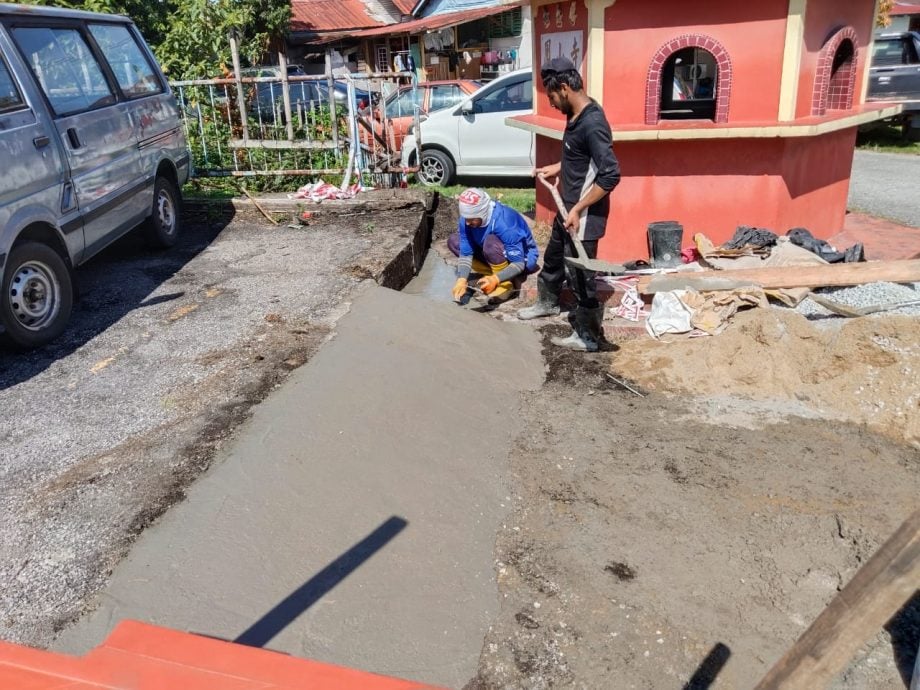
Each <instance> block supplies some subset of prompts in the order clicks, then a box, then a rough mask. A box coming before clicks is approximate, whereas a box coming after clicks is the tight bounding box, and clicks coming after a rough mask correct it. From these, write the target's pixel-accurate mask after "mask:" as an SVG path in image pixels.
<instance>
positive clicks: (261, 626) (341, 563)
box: [234, 515, 409, 647]
mask: <svg viewBox="0 0 920 690" xmlns="http://www.w3.org/2000/svg"><path fill="white" fill-rule="evenodd" d="M408 524H409V523H408V522H406V521H405V520H404V519H402V518H401V517H397V516H395V515H394V516H393V517H391V518H390V519H389V520H386V521H385V522H384V523H383V524H382V525H380V527H378V528H377V529H375V530H374V531H373V532H371V533H370V534H368V535H367V536H366V537H365V538H364V539H362V540H361V541H359V542H358V543H357V544H355V545H354V546H352V547H351V548H350V549H348V551H346V552H345V553H343V554H342V555H341V556H339V557H338V558H336V559H335V560H334V561H332V563H330V564H329V565H327V566H326V567H325V568H323V569H322V570H320V571H319V572H318V573H317V574H316V575H314V576H313V577H311V578H310V579H309V580H307V581H306V582H305V583H304V584H303V585H302V586H301V587H299V588H298V589H296V590H295V591H294V592H292V593H291V594H290V595H288V597H287V598H285V599H284V601H282V602H281V603H279V604H278V605H277V606H275V608H273V609H272V610H271V611H269V612H268V613H266V614H265V615H264V616H262V618H260V619H259V620H258V621H256V622H255V623H254V624H253V625H252V626H251V627H250V628H249V629H248V630H246V631H244V632H243V633H242V634H241V635H240V636H239V637H237V638H236V639H235V640H234V642H236V643H238V644H244V645H248V646H250V647H264V646H265V645H266V644H268V643H269V642H270V641H271V640H272V638H274V637H275V636H276V635H277V634H278V633H280V632H281V631H282V630H284V629H285V628H286V627H287V626H288V625H290V624H291V623H293V622H294V620H295V619H296V618H297V617H298V616H299V615H300V614H302V613H303V612H304V611H306V610H307V609H308V608H310V607H311V606H313V604H315V603H316V602H317V601H319V600H320V599H321V598H322V597H323V596H325V595H326V594H327V593H328V592H329V591H331V590H332V589H334V588H335V587H336V586H337V585H338V584H339V583H340V582H342V581H343V580H344V579H345V578H346V577H348V576H349V575H351V574H352V573H353V572H354V571H355V570H357V569H358V568H359V567H361V566H362V565H363V564H364V563H365V562H366V561H367V560H369V559H370V557H371V556H373V555H374V554H375V553H377V552H378V551H379V550H380V549H382V548H383V547H384V546H386V545H387V544H388V543H389V542H390V541H392V540H393V539H394V538H395V537H396V535H398V534H399V533H400V532H402V531H403V530H404V529H405V528H406V526H407V525H408Z"/></svg>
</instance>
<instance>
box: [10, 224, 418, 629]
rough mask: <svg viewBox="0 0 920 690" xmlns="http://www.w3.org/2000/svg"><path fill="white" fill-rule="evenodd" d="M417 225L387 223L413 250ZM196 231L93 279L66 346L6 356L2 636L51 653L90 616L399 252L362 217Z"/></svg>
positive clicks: (83, 279)
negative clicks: (149, 529) (363, 286)
mask: <svg viewBox="0 0 920 690" xmlns="http://www.w3.org/2000/svg"><path fill="white" fill-rule="evenodd" d="M401 213H402V215H401V216H394V217H392V218H389V217H388V220H387V224H386V225H387V228H388V231H389V232H390V234H393V235H398V242H400V243H401V245H400V246H404V245H405V242H406V241H407V240H406V239H405V238H406V237H407V236H408V233H409V232H410V231H411V232H414V230H415V229H416V228H417V227H418V224H419V217H420V215H419V214H420V213H421V211H415V212H414V213H408V212H401ZM381 217H382V216H381ZM401 219H404V220H405V221H406V226H405V228H402V230H405V233H403V232H400V230H401V228H400V227H399V223H400V220H401ZM190 220H192V219H189V218H186V227H185V230H184V234H183V239H182V240H181V241H180V244H179V245H178V246H176V247H174V248H173V249H172V250H170V251H167V252H154V251H151V250H149V249H147V248H146V247H145V246H144V244H143V243H142V242H141V241H140V240H139V238H138V237H136V236H135V235H129V236H127V237H125V238H124V239H123V240H121V241H119V242H117V243H116V244H115V245H113V246H112V247H110V248H108V249H107V250H106V251H104V252H103V253H102V254H100V255H99V256H98V257H96V258H94V259H93V260H92V261H90V262H89V263H88V264H86V265H85V266H84V267H81V268H80V269H79V270H78V271H77V283H78V286H79V292H80V299H79V302H78V305H77V309H76V310H75V313H74V315H73V318H72V320H71V323H70V327H69V329H68V331H67V332H66V333H65V335H64V336H63V337H62V338H60V339H59V341H57V342H55V343H54V344H53V345H52V346H49V347H48V348H45V349H43V350H40V351H36V352H31V353H26V354H22V353H15V352H11V351H9V350H4V349H2V348H0V515H2V516H3V517H2V519H0V639H6V640H11V641H20V642H25V643H28V644H34V645H45V644H47V643H48V642H49V641H50V639H51V638H53V636H54V635H55V633H56V632H57V631H58V630H60V629H61V627H63V626H64V625H65V624H66V623H67V622H68V621H69V620H71V619H72V618H74V617H75V616H77V615H79V614H80V613H81V612H82V607H83V605H84V603H85V601H86V599H87V598H88V597H90V596H91V595H92V594H93V593H94V592H95V591H96V590H97V589H98V588H99V587H100V586H101V585H102V583H103V582H104V581H105V578H106V576H107V573H108V572H110V570H111V568H112V567H114V565H115V564H116V563H117V562H118V561H119V560H120V558H121V557H122V555H123V554H124V553H125V551H126V549H127V547H128V546H129V545H130V543H131V542H132V541H133V539H134V538H135V537H136V536H137V535H138V534H140V533H141V532H142V531H143V530H144V528H145V527H146V526H147V525H149V524H150V523H151V521H152V520H154V519H155V518H156V517H158V516H159V515H160V514H162V513H163V512H164V511H165V510H166V509H167V508H168V507H169V506H170V505H172V504H173V503H175V502H176V501H177V500H180V499H181V498H182V496H183V495H184V491H185V489H186V487H187V486H188V485H189V484H190V483H191V482H192V481H193V480H194V479H195V478H196V477H197V476H199V475H200V474H201V472H203V471H204V469H206V468H207V467H208V465H209V464H210V462H211V459H212V457H213V456H214V455H215V453H216V450H217V449H218V448H219V447H220V446H221V445H222V444H223V443H224V442H225V441H226V439H227V437H228V436H229V435H230V433H231V432H232V430H233V429H234V428H236V427H237V426H239V424H240V423H241V422H242V421H243V420H245V419H246V418H247V416H248V414H249V410H250V408H251V406H252V405H253V404H255V403H256V402H258V401H260V400H261V399H263V398H264V397H265V396H266V395H267V393H268V392H270V391H271V390H273V389H274V388H276V387H277V386H278V385H280V381H281V380H282V379H283V378H285V376H287V375H288V374H289V373H290V372H291V371H292V370H294V369H296V368H297V367H299V366H300V365H301V364H303V363H304V362H305V361H306V360H307V359H309V357H310V356H311V355H312V353H313V352H314V351H315V350H316V349H317V348H318V347H319V345H320V344H321V343H322V342H323V341H324V340H325V339H326V338H327V337H328V335H329V332H330V328H331V326H332V324H334V322H335V321H336V320H337V319H338V318H339V317H340V315H341V314H342V313H344V312H345V311H346V310H347V308H348V305H347V301H346V300H347V298H348V295H349V294H351V292H352V291H353V290H354V288H355V287H356V286H357V285H358V284H359V283H360V282H361V281H362V280H363V279H365V278H367V277H368V276H369V275H371V274H372V273H373V272H372V271H370V270H368V269H366V268H365V263H366V262H365V261H364V259H365V258H366V257H367V256H368V255H369V253H370V254H373V253H374V252H376V251H378V248H379V247H380V246H382V245H384V246H386V245H388V242H389V239H387V237H389V235H388V236H382V235H379V234H378V233H379V232H380V230H379V229H375V228H374V227H372V225H373V224H370V223H364V224H363V225H361V224H360V223H359V222H358V221H356V220H355V219H354V218H351V219H349V218H345V219H343V220H341V221H338V220H337V219H332V220H329V221H324V222H323V223H316V224H315V225H311V226H309V227H307V228H304V229H290V228H286V227H284V226H283V225H282V226H279V227H273V226H268V225H267V224H265V223H261V224H260V223H255V222H250V221H246V220H241V219H239V218H236V219H233V220H231V221H229V222H228V221H226V220H217V219H214V218H200V219H199V220H198V221H197V222H189V221H190ZM380 227H381V228H382V227H384V223H383V222H381V225H380Z"/></svg>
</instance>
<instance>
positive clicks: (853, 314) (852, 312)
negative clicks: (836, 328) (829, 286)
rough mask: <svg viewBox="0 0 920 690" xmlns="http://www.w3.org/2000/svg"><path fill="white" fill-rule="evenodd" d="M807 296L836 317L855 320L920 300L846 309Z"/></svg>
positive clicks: (817, 296) (824, 298)
mask: <svg viewBox="0 0 920 690" xmlns="http://www.w3.org/2000/svg"><path fill="white" fill-rule="evenodd" d="M808 296H809V297H810V298H811V299H812V300H813V301H814V302H816V303H818V304H820V305H821V306H822V307H824V308H825V309H827V310H828V311H830V312H833V313H834V314H837V315H838V316H845V317H847V318H848V319H855V318H857V317H860V316H868V315H869V314H877V313H878V312H880V311H890V310H891V309H900V308H901V307H912V306H914V305H915V304H920V299H915V300H910V301H909V302H889V303H888V304H879V305H876V306H874V307H848V306H847V305H845V304H840V302H834V301H833V300H829V299H827V298H826V297H822V296H821V295H816V294H815V293H814V292H809V293H808Z"/></svg>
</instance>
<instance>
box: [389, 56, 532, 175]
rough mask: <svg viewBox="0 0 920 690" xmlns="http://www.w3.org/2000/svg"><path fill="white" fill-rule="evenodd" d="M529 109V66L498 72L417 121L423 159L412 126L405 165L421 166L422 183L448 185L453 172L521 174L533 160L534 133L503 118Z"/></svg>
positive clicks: (404, 148)
mask: <svg viewBox="0 0 920 690" xmlns="http://www.w3.org/2000/svg"><path fill="white" fill-rule="evenodd" d="M532 113H533V71H532V70H530V69H525V70H518V71H516V72H511V73H509V74H506V75H504V76H501V77H499V78H498V79H496V80H495V81H493V82H490V83H489V84H487V85H486V86H483V87H482V88H481V89H479V90H478V91H476V92H475V93H474V94H472V95H470V96H468V97H467V98H466V99H464V100H463V101H461V102H460V104H459V105H457V106H456V107H453V108H445V109H444V110H441V111H439V112H436V113H432V114H431V115H429V116H428V117H427V118H425V119H423V120H422V121H421V123H420V126H419V129H420V130H421V131H420V135H421V136H420V137H419V138H420V140H421V161H420V162H419V161H418V152H417V151H416V149H417V148H418V147H417V146H416V132H414V131H413V130H410V131H409V134H408V136H407V137H406V138H405V140H404V141H403V146H402V164H403V167H415V166H416V165H417V166H418V167H419V172H418V179H419V181H420V182H421V183H422V184H425V185H431V186H434V185H447V184H450V182H451V180H453V178H454V175H488V176H493V175H494V176H505V177H522V176H525V177H526V176H527V175H530V174H531V171H532V170H533V165H534V135H533V133H531V132H527V131H524V130H522V129H517V128H516V127H509V126H508V125H507V124H505V120H506V119H507V118H509V117H514V116H516V115H531V114H532Z"/></svg>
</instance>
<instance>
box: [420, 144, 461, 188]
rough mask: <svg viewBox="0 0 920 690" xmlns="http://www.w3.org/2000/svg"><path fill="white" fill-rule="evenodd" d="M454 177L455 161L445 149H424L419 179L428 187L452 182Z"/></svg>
mask: <svg viewBox="0 0 920 690" xmlns="http://www.w3.org/2000/svg"><path fill="white" fill-rule="evenodd" d="M453 178H454V162H453V161H452V160H451V159H450V156H448V155H447V154H446V153H444V152H443V151H438V150H437V149H428V150H427V151H422V161H421V163H420V164H419V169H418V179H419V182H421V183H422V184H423V185H426V186H428V187H438V186H441V187H443V186H445V185H448V184H450V181H451V180H452V179H453Z"/></svg>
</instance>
